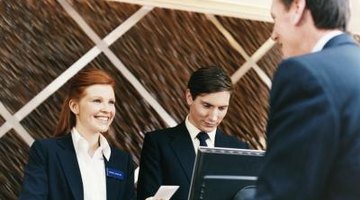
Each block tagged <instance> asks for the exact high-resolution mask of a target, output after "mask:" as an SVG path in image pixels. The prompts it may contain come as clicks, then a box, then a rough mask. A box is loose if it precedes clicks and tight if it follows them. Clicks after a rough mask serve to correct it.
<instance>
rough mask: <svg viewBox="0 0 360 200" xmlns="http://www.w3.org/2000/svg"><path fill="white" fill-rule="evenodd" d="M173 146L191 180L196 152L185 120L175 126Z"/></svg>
mask: <svg viewBox="0 0 360 200" xmlns="http://www.w3.org/2000/svg"><path fill="white" fill-rule="evenodd" d="M171 146H172V147H173V150H174V152H175V155H176V157H177V158H178V160H179V162H180V164H181V166H182V167H183V169H184V171H185V174H186V177H187V178H188V180H189V182H190V180H191V175H192V170H193V167H194V160H195V152H194V146H193V143H192V141H191V138H190V134H189V132H188V130H187V129H186V127H185V123H184V122H183V123H181V124H179V125H178V126H177V127H175V133H174V134H173V140H172V143H171Z"/></svg>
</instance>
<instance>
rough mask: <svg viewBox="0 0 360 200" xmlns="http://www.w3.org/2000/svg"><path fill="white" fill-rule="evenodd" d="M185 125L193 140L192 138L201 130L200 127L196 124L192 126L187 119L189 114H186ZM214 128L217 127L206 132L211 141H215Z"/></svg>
mask: <svg viewBox="0 0 360 200" xmlns="http://www.w3.org/2000/svg"><path fill="white" fill-rule="evenodd" d="M185 126H186V129H187V130H188V131H189V133H190V137H191V139H192V140H194V139H195V138H196V136H197V134H198V133H199V132H201V130H200V129H198V128H197V127H196V126H194V125H193V124H192V123H191V122H190V121H189V115H188V116H186V119H185ZM216 129H217V128H215V129H214V130H213V131H211V132H208V133H207V134H208V135H209V139H210V140H211V141H212V142H215V134H216Z"/></svg>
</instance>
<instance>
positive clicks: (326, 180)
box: [256, 0, 360, 200]
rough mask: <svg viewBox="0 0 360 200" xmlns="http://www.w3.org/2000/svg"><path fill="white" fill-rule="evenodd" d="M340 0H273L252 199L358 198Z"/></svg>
mask: <svg viewBox="0 0 360 200" xmlns="http://www.w3.org/2000/svg"><path fill="white" fill-rule="evenodd" d="M349 12H350V11H349V1H348V0H273V1H272V7H271V15H272V17H273V19H274V23H275V24H274V30H273V33H272V38H273V39H274V40H275V41H276V42H277V43H279V44H280V45H281V50H282V52H283V54H284V60H283V61H282V62H281V63H280V64H279V66H278V70H277V72H276V74H275V76H274V79H273V85H272V89H271V93H270V114H269V122H268V127H267V137H268V141H267V142H268V148H267V152H266V155H265V163H264V166H263V170H262V172H261V173H260V175H259V179H258V183H257V194H256V199H257V200H271V199H277V200H289V199H291V200H310V199H311V200H315V199H319V200H320V199H321V200H322V199H326V200H335V199H341V200H348V199H349V200H352V199H360V189H359V185H360V156H359V152H360V48H359V46H358V44H356V43H355V42H354V41H353V39H352V37H351V36H349V35H347V34H345V33H344V31H346V28H347V23H348V19H349Z"/></svg>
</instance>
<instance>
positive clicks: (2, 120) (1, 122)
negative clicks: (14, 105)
mask: <svg viewBox="0 0 360 200" xmlns="http://www.w3.org/2000/svg"><path fill="white" fill-rule="evenodd" d="M4 123H5V119H4V118H3V117H1V115H0V126H2V125H3V124H4Z"/></svg>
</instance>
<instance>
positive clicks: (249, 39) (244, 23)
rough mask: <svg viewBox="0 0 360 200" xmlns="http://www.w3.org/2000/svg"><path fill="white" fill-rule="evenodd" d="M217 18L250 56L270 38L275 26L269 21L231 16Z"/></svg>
mask: <svg viewBox="0 0 360 200" xmlns="http://www.w3.org/2000/svg"><path fill="white" fill-rule="evenodd" d="M217 19H219V21H220V22H221V24H222V25H223V26H224V27H225V28H226V30H228V31H229V32H230V33H231V35H232V36H233V37H234V38H235V39H236V41H237V42H238V43H239V44H240V46H242V47H243V48H244V50H245V52H246V53H247V54H248V55H249V56H251V55H252V54H253V53H255V51H256V50H257V49H258V48H259V47H260V46H261V45H262V44H263V43H264V42H265V41H266V40H267V39H269V37H270V35H271V32H272V27H273V24H272V23H267V22H260V21H251V20H240V19H238V18H231V17H217Z"/></svg>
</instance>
